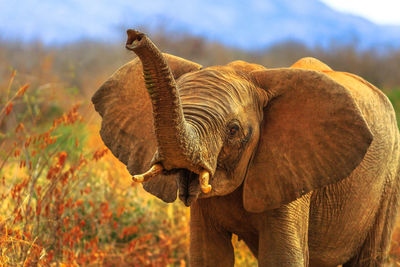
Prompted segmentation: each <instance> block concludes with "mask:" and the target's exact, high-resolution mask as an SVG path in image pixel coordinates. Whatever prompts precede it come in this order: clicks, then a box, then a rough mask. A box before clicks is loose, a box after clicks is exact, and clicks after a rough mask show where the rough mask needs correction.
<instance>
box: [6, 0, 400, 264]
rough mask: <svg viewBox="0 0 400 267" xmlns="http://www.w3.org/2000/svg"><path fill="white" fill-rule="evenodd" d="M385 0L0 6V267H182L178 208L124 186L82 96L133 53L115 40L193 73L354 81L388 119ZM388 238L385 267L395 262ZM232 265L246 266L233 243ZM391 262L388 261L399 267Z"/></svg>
mask: <svg viewBox="0 0 400 267" xmlns="http://www.w3.org/2000/svg"><path fill="white" fill-rule="evenodd" d="M399 10H400V2H398V1H396V0H392V1H391V0H381V1H379V2H375V1H369V2H368V1H358V0H357V1H346V0H321V1H319V0H295V1H293V0H248V1H238V0H237V1H234V0H229V1H228V0H221V1H211V0H192V1H183V0H171V1H162V0H152V1H138V0H131V1H127V0H114V1H105V0H97V1H94V0H86V1H78V0H63V1H58V0H41V1H35V0H14V1H5V0H0V184H1V185H0V265H5V266H20V265H25V266H36V265H39V266H47V265H54V266H58V265H60V264H65V265H67V266H77V265H79V266H85V265H90V266H99V265H100V266H114V265H116V264H118V265H120V266H186V265H187V262H188V258H187V255H188V220H189V214H188V209H187V208H185V207H184V206H183V205H182V204H180V203H178V202H177V203H174V204H171V205H167V204H165V203H162V202H161V201H159V200H157V199H155V198H154V197H152V196H150V195H149V194H147V193H145V192H144V191H143V190H142V189H141V186H137V185H135V184H131V182H130V181H131V179H130V175H129V174H128V172H127V171H126V169H125V166H123V165H122V164H120V163H119V162H118V160H116V159H115V158H114V157H113V156H112V155H111V153H110V152H109V151H108V149H107V148H105V147H104V145H103V143H102V141H101V139H100V138H99V135H98V131H99V126H100V123H101V121H100V117H99V116H98V115H97V114H96V113H95V112H94V109H93V106H92V105H91V103H90V98H91V96H92V95H93V93H94V92H95V91H96V89H97V88H98V87H99V86H100V85H101V84H102V83H103V82H104V81H105V80H106V79H107V77H109V76H110V75H111V74H112V73H113V72H114V71H115V70H116V69H117V68H118V67H119V66H121V65H122V64H124V63H126V62H128V61H130V60H131V59H132V58H133V54H132V53H131V52H127V51H125V49H124V43H125V32H126V29H128V28H136V29H140V30H141V31H144V32H146V33H147V34H148V35H149V36H150V38H151V39H152V40H153V41H154V43H155V44H156V45H157V46H158V47H159V48H160V49H161V50H162V51H163V52H167V53H170V54H174V55H177V56H180V57H183V58H186V59H189V60H192V61H195V62H198V63H200V64H202V65H203V66H210V65H216V64H226V63H228V62H230V61H233V60H238V59H241V60H245V61H249V62H253V63H258V64H262V65H264V66H266V67H270V68H273V67H285V66H290V65H291V64H293V63H294V62H295V61H297V60H298V59H300V58H301V57H305V56H312V57H316V58H318V59H320V60H322V61H324V62H325V63H327V64H328V65H329V66H331V67H332V68H333V69H335V70H340V71H348V72H352V73H355V74H358V75H360V76H362V77H363V78H365V79H366V80H368V81H369V82H371V83H373V84H374V85H376V86H377V87H379V88H380V89H381V90H382V91H383V92H385V93H386V95H388V97H389V98H390V100H391V101H392V103H393V106H394V107H395V110H396V113H397V114H399V112H400V16H399V15H398V11H399ZM398 242H400V234H399V232H398V231H396V232H395V234H394V239H393V242H392V250H391V261H392V262H393V264H396V263H398V262H399V261H400V244H399V243H398ZM234 245H235V247H237V248H238V249H237V250H236V255H235V256H236V262H237V265H238V266H257V264H256V263H255V261H254V258H253V257H252V256H251V253H250V252H249V251H248V249H247V248H246V247H245V245H244V244H243V243H242V242H240V241H238V240H237V238H236V237H235V238H234ZM399 266H400V263H399Z"/></svg>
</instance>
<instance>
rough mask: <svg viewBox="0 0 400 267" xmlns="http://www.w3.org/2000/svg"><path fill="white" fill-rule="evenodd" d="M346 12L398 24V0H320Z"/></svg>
mask: <svg viewBox="0 0 400 267" xmlns="http://www.w3.org/2000/svg"><path fill="white" fill-rule="evenodd" d="M321 1H322V2H324V3H326V4H328V5H329V6H331V7H333V8H335V9H337V10H339V11H342V12H346V13H351V14H354V15H359V16H362V17H365V18H367V19H369V20H370V21H372V22H375V23H378V24H389V25H399V26H400V0H379V1H376V0H321Z"/></svg>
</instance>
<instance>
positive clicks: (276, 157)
mask: <svg viewBox="0 0 400 267" xmlns="http://www.w3.org/2000/svg"><path fill="white" fill-rule="evenodd" d="M127 48H128V49H130V50H133V51H134V52H135V53H137V54H138V56H139V58H140V60H139V59H135V60H133V61H132V62H131V63H128V64H127V65H125V66H123V67H122V68H121V69H120V70H118V71H117V72H116V73H115V74H113V76H112V77H111V78H110V79H109V80H108V81H107V82H106V83H105V84H104V85H103V86H102V87H101V88H100V89H99V90H98V92H97V93H96V94H95V96H94V97H93V98H92V101H93V103H94V104H95V108H96V110H97V111H98V112H99V113H100V115H101V116H102V117H103V122H102V130H101V136H102V138H103V140H104V142H105V144H106V145H107V146H108V147H109V148H110V150H111V151H112V152H113V154H114V155H115V156H116V157H118V158H119V159H120V160H121V161H122V162H123V163H125V164H126V165H127V167H128V170H129V171H130V172H131V173H132V174H136V173H138V172H143V171H145V170H146V169H148V168H149V167H150V166H153V167H152V168H151V169H150V170H149V171H148V172H146V173H144V174H143V175H139V176H134V179H136V181H139V180H140V181H144V188H145V189H146V190H147V191H148V192H150V193H151V194H153V195H155V196H157V197H159V198H161V199H162V200H164V201H166V202H172V201H174V200H175V199H176V197H177V192H178V191H179V198H180V199H181V200H182V201H183V202H184V204H185V205H187V206H190V209H191V218H190V243H191V247H190V265H191V266H233V265H234V252H233V247H232V243H231V238H232V234H236V235H237V236H238V237H239V239H241V240H243V241H244V242H245V243H246V244H247V245H248V247H249V248H250V250H251V251H252V253H253V254H254V256H255V257H257V259H258V262H259V266H337V265H340V264H343V266H382V265H383V264H385V263H386V262H387V260H388V250H389V246H390V240H391V234H392V230H393V228H394V223H395V218H396V213H397V207H398V205H399V200H398V194H399V186H400V185H399V179H400V178H399V172H400V170H399V155H400V154H399V132H398V128H397V122H396V117H395V113H394V110H393V107H392V106H391V104H390V102H389V100H388V99H387V97H386V96H385V95H384V94H383V93H382V92H381V91H380V90H379V89H377V88H376V87H374V86H373V85H371V84H369V83H368V82H366V81H365V80H363V79H362V78H360V77H358V76H356V75H353V74H350V73H344V72H337V71H333V70H332V69H331V68H329V67H328V66H327V65H325V64H324V63H322V62H320V61H318V60H316V59H313V58H303V59H301V60H299V61H298V62H296V63H295V64H294V65H293V66H292V67H290V68H286V69H271V70H270V69H266V68H265V67H263V66H260V65H256V64H250V63H246V62H242V61H235V62H232V63H229V64H228V65H226V66H215V67H209V68H202V67H201V66H200V65H198V64H196V63H193V62H190V61H186V60H184V59H180V58H177V57H174V56H171V55H167V54H161V53H160V52H159V51H158V50H157V48H156V47H155V46H154V44H152V43H151V42H150V41H149V40H148V39H147V37H146V36H145V35H143V34H141V33H139V32H136V31H132V30H131V31H128V41H127ZM142 69H143V72H144V78H143V76H142ZM146 89H147V91H148V93H147V92H146ZM152 111H153V112H152ZM154 166H157V168H155V167H154ZM210 188H212V189H211V192H209V189H210Z"/></svg>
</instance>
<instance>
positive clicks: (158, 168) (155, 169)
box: [132, 164, 164, 183]
mask: <svg viewBox="0 0 400 267" xmlns="http://www.w3.org/2000/svg"><path fill="white" fill-rule="evenodd" d="M163 169H164V168H163V166H162V165H161V164H154V165H153V166H151V168H150V169H149V170H148V171H147V172H145V173H143V174H137V175H134V176H133V177H132V180H133V181H134V182H137V183H142V182H147V181H148V180H150V179H151V178H152V177H154V176H156V175H157V174H159V173H161V172H162V171H163Z"/></svg>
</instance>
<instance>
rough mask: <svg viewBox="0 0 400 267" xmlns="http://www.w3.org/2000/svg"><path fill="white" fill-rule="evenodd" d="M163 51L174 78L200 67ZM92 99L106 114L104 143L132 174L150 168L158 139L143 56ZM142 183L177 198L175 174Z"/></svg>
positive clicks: (153, 191)
mask: <svg viewBox="0 0 400 267" xmlns="http://www.w3.org/2000/svg"><path fill="white" fill-rule="evenodd" d="M163 55H164V57H165V59H166V61H167V63H168V65H169V67H170V69H171V71H172V73H173V74H174V77H175V79H178V78H179V77H180V76H181V75H183V74H185V73H187V72H191V71H195V70H198V69H200V68H201V66H200V65H198V64H196V63H193V62H190V61H188V60H185V59H182V58H179V57H175V56H172V55H168V54H163ZM92 102H93V104H94V108H95V109H96V111H97V112H99V114H100V115H101V117H102V118H103V120H102V124H101V130H100V135H101V137H102V139H103V141H104V144H105V145H106V146H107V147H108V148H109V149H110V150H111V152H112V153H113V154H114V156H115V157H117V158H118V159H119V160H120V161H121V162H123V163H124V164H125V165H126V166H127V169H128V171H129V173H131V174H132V175H134V174H138V173H143V172H144V171H146V170H148V169H149V167H150V162H151V160H152V157H153V155H154V153H155V151H156V149H157V141H156V137H155V133H154V126H153V115H152V114H153V113H152V105H151V101H150V97H149V95H148V93H147V90H146V88H145V82H144V78H143V70H142V64H141V62H140V60H139V59H138V58H136V59H134V60H132V61H131V62H129V63H127V64H126V65H124V66H122V67H121V68H120V69H118V70H117V71H116V72H115V73H114V74H113V75H112V76H111V77H110V78H109V79H108V80H107V81H106V82H105V83H104V84H103V85H102V86H101V87H100V88H99V89H98V91H97V92H96V93H95V94H94V96H93V97H92ZM143 187H144V189H145V190H146V191H148V192H150V193H151V194H153V195H155V196H157V197H159V198H161V199H162V200H164V201H166V202H173V201H175V199H176V196H177V184H176V179H175V177H173V175H169V176H164V175H159V176H158V177H154V178H153V179H152V180H150V181H148V182H146V183H143Z"/></svg>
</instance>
